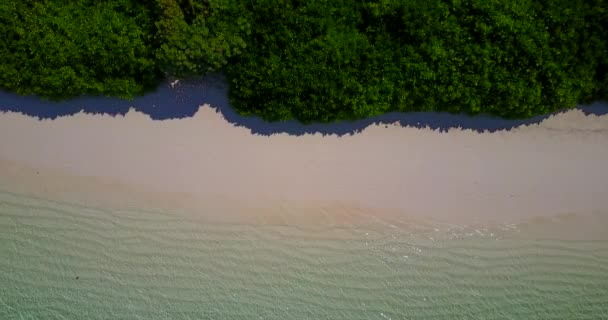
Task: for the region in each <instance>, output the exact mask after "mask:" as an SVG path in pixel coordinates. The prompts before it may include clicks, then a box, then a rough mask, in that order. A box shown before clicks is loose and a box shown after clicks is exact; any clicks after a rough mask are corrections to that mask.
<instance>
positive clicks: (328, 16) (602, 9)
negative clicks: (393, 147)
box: [0, 0, 608, 122]
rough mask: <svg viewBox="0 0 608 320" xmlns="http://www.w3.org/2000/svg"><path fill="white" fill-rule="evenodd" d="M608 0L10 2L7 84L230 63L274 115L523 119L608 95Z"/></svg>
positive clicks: (255, 106) (175, 71) (1, 82)
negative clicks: (440, 113) (414, 114)
mask: <svg viewBox="0 0 608 320" xmlns="http://www.w3.org/2000/svg"><path fill="white" fill-rule="evenodd" d="M607 25H608V9H607V4H606V0H513V1H497V0H439V1H425V0H412V1H403V0H364V1H354V0H308V1H302V0H255V1H239V0H72V1H68V0H36V1H35V0H5V1H2V2H1V3H0V32H2V33H3V35H4V37H3V38H2V39H1V40H0V86H1V87H4V88H6V89H9V90H16V91H18V92H20V93H35V94H39V95H43V96H52V97H67V96H73V95H79V94H106V95H118V96H131V95H133V94H140V93H142V92H143V91H144V90H145V89H146V88H147V87H150V86H151V85H153V84H155V83H156V81H157V80H158V77H159V75H165V76H167V75H171V76H178V77H189V76H200V75H204V74H206V73H207V72H215V71H223V72H225V74H226V75H227V78H228V81H229V84H230V97H231V101H232V102H233V105H234V106H235V107H236V108H237V110H238V111H239V112H241V113H242V114H249V115H259V116H261V117H263V118H265V119H268V120H285V119H299V120H301V121H304V122H310V121H335V120H338V119H356V118H362V117H367V116H371V115H377V114H381V113H384V112H389V111H448V112H464V113H469V114H477V113H482V112H485V113H491V114H495V115H498V116H502V117H511V118H520V117H530V116H533V115H537V114H544V113H547V112H551V111H554V110H557V109H560V108H568V107H572V106H574V105H575V104H576V103H577V102H589V101H591V100H593V99H601V98H603V99H607V98H608V40H607V39H608V31H607V27H606V26H607Z"/></svg>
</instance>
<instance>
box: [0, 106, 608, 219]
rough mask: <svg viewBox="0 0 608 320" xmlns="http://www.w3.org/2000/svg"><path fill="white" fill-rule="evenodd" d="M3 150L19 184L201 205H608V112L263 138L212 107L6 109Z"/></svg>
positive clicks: (472, 208) (399, 210) (458, 212)
mask: <svg viewBox="0 0 608 320" xmlns="http://www.w3.org/2000/svg"><path fill="white" fill-rule="evenodd" d="M0 159H1V162H0V179H1V180H0V184H1V185H2V186H3V187H4V188H5V189H8V190H9V191H20V192H29V193H31V194H35V195H37V196H40V197H43V198H51V199H61V200H62V201H70V202H81V203H82V202H85V203H96V204H98V205H109V204H110V203H112V204H113V205H116V206H135V207H138V206H145V207H162V208H164V209H169V210H170V209H177V208H181V209H183V210H185V211H189V212H191V213H195V214H196V212H198V213H199V214H202V213H204V212H210V211H213V210H212V209H220V208H221V210H223V211H224V212H237V211H238V212H240V213H239V214H241V213H242V214H244V215H249V216H250V218H251V215H253V216H255V214H256V213H255V212H256V210H254V208H259V209H260V210H268V208H275V209H276V208H281V210H282V211H289V210H290V209H294V210H295V208H304V207H305V208H316V209H317V210H316V211H319V210H322V209H321V208H326V209H327V208H329V207H331V208H332V209H331V210H325V211H324V212H323V215H324V216H325V217H327V216H330V217H331V215H332V213H331V212H339V211H340V210H338V209H337V208H351V209H352V208H359V209H360V210H363V211H368V212H370V213H369V214H373V213H372V212H392V213H394V214H397V215H401V216H403V217H410V218H412V217H431V218H435V219H448V220H449V219H463V217H472V218H474V219H490V220H494V219H498V220H509V219H519V218H521V217H525V218H531V217H534V216H547V215H567V214H573V213H576V214H583V213H598V212H604V213H605V210H606V208H608V170H606V168H605V166H606V163H608V116H606V115H604V116H595V115H588V116H586V115H584V114H583V113H582V112H580V111H578V110H572V111H569V112H565V113H561V114H557V115H554V116H551V117H549V118H548V119H546V120H544V121H543V122H541V123H540V124H534V125H529V126H520V127H517V128H514V129H512V130H503V131H496V132H492V133H490V132H485V133H478V132H475V131H472V130H461V129H451V130H449V131H448V132H440V131H437V130H431V129H419V128H411V127H401V126H398V125H371V126H369V127H367V128H365V129H364V130H363V131H362V132H360V133H356V134H353V135H345V136H337V135H325V136H323V135H321V134H307V135H302V136H291V135H288V134H275V135H271V136H262V135H255V134H251V132H250V131H249V130H248V129H247V128H243V127H235V126H233V125H231V124H230V123H228V122H227V121H226V120H225V119H224V118H223V117H222V115H221V114H220V113H218V112H216V110H215V109H213V108H210V107H209V106H208V105H203V106H201V107H200V109H199V111H198V112H197V113H196V114H195V115H194V116H193V117H191V118H184V119H175V120H164V121H155V120H151V119H150V118H149V117H148V116H147V115H145V114H142V113H139V112H136V111H133V110H131V111H130V112H129V113H127V114H126V115H125V116H116V117H112V116H108V115H91V114H84V113H79V114H76V115H74V116H65V117H60V118H58V119H55V120H38V119H35V118H31V117H28V116H24V115H22V114H19V113H13V112H7V113H4V114H1V115H0ZM312 210H313V211H314V210H315V209H312ZM326 211H329V212H326ZM347 211H348V210H347ZM334 215H338V216H339V214H338V213H335V214H334ZM311 217H316V215H311ZM313 220H314V218H313Z"/></svg>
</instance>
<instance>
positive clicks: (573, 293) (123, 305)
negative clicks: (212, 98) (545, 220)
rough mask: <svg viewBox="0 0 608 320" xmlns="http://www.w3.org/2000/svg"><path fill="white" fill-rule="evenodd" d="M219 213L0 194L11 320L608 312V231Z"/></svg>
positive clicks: (5, 297)
mask: <svg viewBox="0 0 608 320" xmlns="http://www.w3.org/2000/svg"><path fill="white" fill-rule="evenodd" d="M518 231H519V230H518V227H517V226H516V225H501V226H495V227H489V226H486V227H484V226H476V227H466V226H454V225H440V224H435V225H432V224H427V225H425V226H410V227H409V228H405V227H401V226H396V225H391V224H386V225H383V226H382V227H378V226H377V225H371V224H370V226H369V227H366V226H357V227H349V228H338V227H332V228H325V229H322V228H312V227H310V228H308V227H301V226H300V227H297V228H296V227H290V226H277V225H274V226H273V225H261V224H257V225H256V224H249V225H245V224H241V225H239V224H218V223H214V224H206V223H203V222H202V221H197V220H194V219H188V218H185V217H183V216H176V215H171V214H163V213H159V212H136V211H128V212H127V211H124V212H112V211H108V210H101V209H93V208H86V207H80V206H73V205H66V204H60V203H55V202H50V201H43V200H37V199H33V198H26V197H21V196H16V195H12V194H8V193H2V194H0V257H1V259H0V319H607V317H608V316H607V315H608V242H606V241H599V240H597V241H581V240H551V239H544V240H543V239H540V238H539V239H534V238H533V237H527V238H526V237H520V236H519V232H518Z"/></svg>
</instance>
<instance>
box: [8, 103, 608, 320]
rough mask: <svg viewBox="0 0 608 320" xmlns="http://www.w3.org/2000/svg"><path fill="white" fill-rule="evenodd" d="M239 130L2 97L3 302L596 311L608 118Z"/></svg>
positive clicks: (218, 121) (42, 313)
mask: <svg viewBox="0 0 608 320" xmlns="http://www.w3.org/2000/svg"><path fill="white" fill-rule="evenodd" d="M251 131H252V130H251V128H247V127H238V126H235V125H234V124H233V123H231V122H230V121H229V120H226V118H224V114H223V113H222V112H221V111H218V109H216V108H212V107H210V106H208V105H204V106H202V107H200V110H199V111H198V112H197V113H196V114H195V115H194V116H193V117H184V118H182V119H175V120H162V121H160V120H152V119H151V118H150V117H149V116H148V115H147V114H144V113H140V112H136V111H133V110H132V111H130V112H128V113H126V115H124V116H122V115H118V116H116V117H112V116H110V115H93V114H85V113H77V114H75V115H69V116H64V117H59V118H57V119H54V120H38V119H37V118H35V117H30V116H25V115H23V114H20V113H15V112H6V113H0V257H2V259H0V284H1V285H0V318H2V319H24V318H28V317H29V318H36V319H38V318H40V319H51V318H58V319H59V318H69V319H133V318H145V319H159V320H161V319H162V320H164V319H198V318H208V319H326V318H327V319H329V318H331V319H362V320H363V319H456V318H462V317H463V316H464V317H467V318H471V319H503V318H504V317H505V316H510V315H512V317H515V318H518V319H519V318H521V319H562V318H567V319H597V318H598V317H599V318H601V316H602V315H605V314H607V312H608V311H607V310H608V308H607V306H606V304H605V303H604V302H605V301H606V292H608V279H607V278H606V276H605V275H606V273H607V272H608V250H607V248H608V245H607V244H608V234H607V233H606V226H608V214H607V213H608V211H607V208H608V170H606V169H605V165H606V163H608V115H602V116H598V115H585V114H583V112H581V111H580V110H572V111H569V112H566V113H561V114H557V115H554V116H551V117H548V118H546V119H545V120H544V121H542V122H540V123H537V124H531V125H528V126H517V127H514V128H512V129H510V130H503V131H494V132H479V131H474V130H470V129H466V130H462V129H450V130H447V131H446V130H432V129H429V128H427V129H425V128H417V127H404V126H401V125H400V124H382V125H380V124H372V125H370V126H367V127H365V128H364V129H363V130H361V132H358V133H354V134H352V135H342V136H338V135H322V134H320V133H317V134H302V135H290V134H288V133H281V134H274V135H260V134H253V133H252V132H251Z"/></svg>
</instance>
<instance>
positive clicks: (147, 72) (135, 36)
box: [0, 0, 157, 98]
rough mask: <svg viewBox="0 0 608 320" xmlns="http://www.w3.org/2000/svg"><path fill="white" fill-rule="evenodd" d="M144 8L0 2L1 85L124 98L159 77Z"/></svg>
mask: <svg viewBox="0 0 608 320" xmlns="http://www.w3.org/2000/svg"><path fill="white" fill-rule="evenodd" d="M148 11H149V10H148V8H146V7H144V6H141V5H138V4H137V3H134V2H132V1H129V0H113V1H96V0H76V1H74V0H70V1H68V0H4V1H1V2H0V33H2V37H1V38H0V86H1V87H4V88H6V89H8V90H14V91H17V92H18V93H21V94H38V95H42V96H46V97H54V98H62V97H71V96H75V95H80V94H104V95H114V96H120V97H129V96H132V95H134V94H141V93H143V92H144V90H145V89H146V88H148V87H150V86H152V85H153V84H155V83H156V82H155V80H156V78H157V75H156V71H155V70H156V67H155V65H156V62H155V61H154V59H153V51H152V47H151V41H150V40H151V32H152V31H151V30H152V29H151V26H152V20H151V19H150V17H151V16H150V14H149V12H148Z"/></svg>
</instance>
